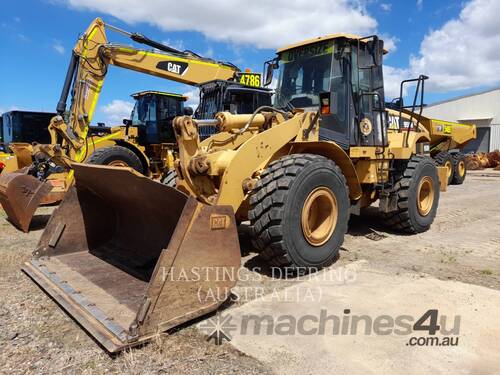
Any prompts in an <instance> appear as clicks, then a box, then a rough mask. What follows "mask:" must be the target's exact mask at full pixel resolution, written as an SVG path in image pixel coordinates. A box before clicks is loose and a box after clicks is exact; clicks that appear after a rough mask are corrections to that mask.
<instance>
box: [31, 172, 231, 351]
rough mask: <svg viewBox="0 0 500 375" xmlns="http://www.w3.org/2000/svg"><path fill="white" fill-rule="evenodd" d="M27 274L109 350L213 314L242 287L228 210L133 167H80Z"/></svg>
mask: <svg viewBox="0 0 500 375" xmlns="http://www.w3.org/2000/svg"><path fill="white" fill-rule="evenodd" d="M74 168H75V187H72V188H70V190H69V191H68V193H67V194H66V196H65V198H64V200H63V201H62V203H61V204H60V206H59V207H58V208H57V209H56V210H55V211H54V213H53V215H52V217H51V219H50V220H49V222H48V224H47V227H46V229H45V231H44V233H43V234H42V237H41V239H40V242H39V245H38V247H37V250H36V251H35V252H34V259H33V260H32V261H31V262H28V263H26V264H25V265H24V267H23V270H24V271H25V272H26V273H27V274H28V275H29V276H30V277H31V278H32V279H33V280H34V281H35V282H36V283H37V284H38V285H39V286H40V287H41V288H42V289H43V290H44V291H46V292H47V293H48V294H49V295H50V296H51V297H52V298H53V299H55V300H56V301H57V302H58V303H59V304H60V305H61V306H62V307H63V308H64V309H65V310H66V311H67V312H68V314H69V315H71V316H72V317H73V318H74V319H76V320H77V321H78V322H79V323H80V324H81V325H82V326H83V327H84V328H85V329H86V330H87V331H88V332H89V333H90V334H91V335H92V336H93V337H94V338H95V339H96V340H97V341H99V342H100V343H101V344H102V345H103V346H104V347H105V348H106V349H107V350H108V351H109V352H117V351H120V350H123V349H124V348H127V347H130V346H133V345H137V344H140V343H142V342H145V341H147V340H149V339H151V338H152V337H153V336H155V335H157V334H158V333H161V332H163V331H165V330H168V329H171V328H173V327H175V326H178V325H180V324H182V323H185V322H187V321H190V320H192V319H194V318H196V317H198V316H201V315H204V314H206V313H208V312H210V311H213V310H215V309H216V308H217V307H218V306H219V305H220V304H221V303H222V302H223V300H224V299H225V296H227V295H228V293H229V291H230V289H231V288H232V287H233V286H234V285H235V283H236V275H237V271H238V269H239V266H240V248H239V242H238V235H237V230H236V223H235V218H234V214H233V211H232V208H231V207H230V206H208V205H204V204H201V203H199V202H197V201H196V200H195V199H194V198H192V197H188V196H187V195H185V194H184V193H182V192H180V191H178V190H176V189H173V188H170V187H167V186H165V185H162V184H160V183H158V182H154V181H152V180H150V179H148V178H146V177H144V176H142V175H139V174H137V173H135V172H133V171H132V170H131V169H125V168H115V167H104V166H90V165H82V164H74Z"/></svg>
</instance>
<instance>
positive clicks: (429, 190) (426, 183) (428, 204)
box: [417, 176, 434, 216]
mask: <svg viewBox="0 0 500 375" xmlns="http://www.w3.org/2000/svg"><path fill="white" fill-rule="evenodd" d="M433 203H434V184H433V183H432V178H430V177H429V176H425V177H424V178H422V180H421V181H420V183H419V184H418V189H417V208H418V212H419V213H420V215H422V216H427V215H428V214H429V212H430V211H431V209H432V205H433Z"/></svg>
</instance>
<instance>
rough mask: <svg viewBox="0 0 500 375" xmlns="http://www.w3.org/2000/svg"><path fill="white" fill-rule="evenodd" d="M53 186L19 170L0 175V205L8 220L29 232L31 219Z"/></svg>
mask: <svg viewBox="0 0 500 375" xmlns="http://www.w3.org/2000/svg"><path fill="white" fill-rule="evenodd" d="M51 190H52V186H51V185H49V184H47V183H45V182H42V181H39V180H37V179H36V178H35V177H33V176H30V175H28V174H26V172H25V171H23V170H19V171H17V172H13V173H2V175H0V204H1V205H2V207H3V209H4V210H5V212H6V213H7V218H8V219H9V221H10V222H11V223H12V224H14V225H15V226H16V227H17V228H19V229H21V230H22V231H23V232H28V231H29V226H30V223H31V219H32V218H33V215H34V213H35V211H36V209H37V207H38V206H39V204H40V202H41V201H42V200H43V199H44V197H45V196H47V195H48V194H49V193H50V191H51Z"/></svg>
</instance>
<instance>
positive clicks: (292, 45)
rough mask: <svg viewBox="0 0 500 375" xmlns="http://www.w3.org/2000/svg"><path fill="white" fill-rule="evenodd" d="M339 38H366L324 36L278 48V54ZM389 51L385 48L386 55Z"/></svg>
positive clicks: (357, 38) (343, 35)
mask: <svg viewBox="0 0 500 375" xmlns="http://www.w3.org/2000/svg"><path fill="white" fill-rule="evenodd" d="M339 38H346V39H351V40H359V39H363V38H364V37H362V36H360V35H355V34H349V33H335V34H328V35H323V36H318V37H316V38H311V39H306V40H303V41H301V42H298V43H293V44H289V45H287V46H284V47H282V48H278V50H277V51H276V52H277V53H280V52H283V51H287V50H289V49H292V48H297V47H301V46H306V45H308V44H312V43H316V42H320V41H326V40H332V39H339ZM387 52H388V51H387V49H385V48H384V53H387Z"/></svg>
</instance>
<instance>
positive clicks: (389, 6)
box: [380, 3, 392, 12]
mask: <svg viewBox="0 0 500 375" xmlns="http://www.w3.org/2000/svg"><path fill="white" fill-rule="evenodd" d="M380 8H382V10H383V11H384V12H390V11H391V9H392V4H390V3H381V4H380Z"/></svg>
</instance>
